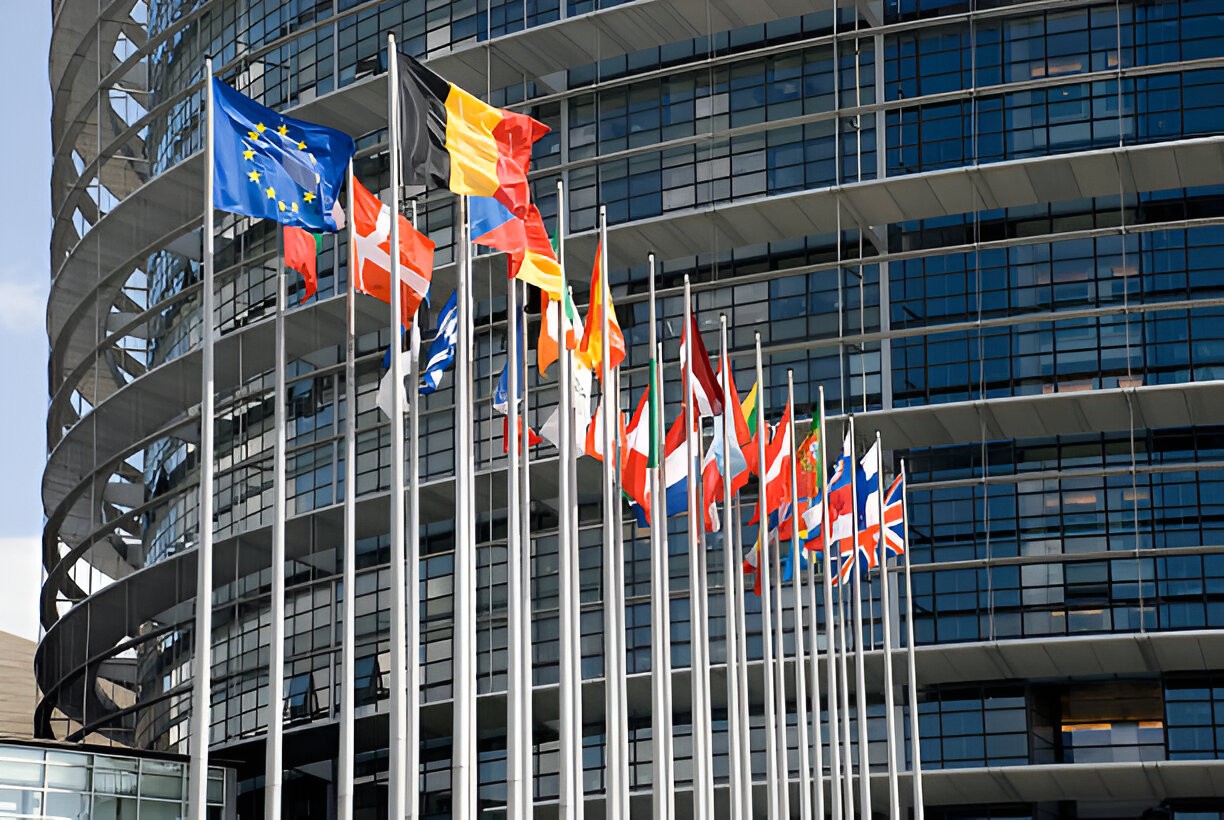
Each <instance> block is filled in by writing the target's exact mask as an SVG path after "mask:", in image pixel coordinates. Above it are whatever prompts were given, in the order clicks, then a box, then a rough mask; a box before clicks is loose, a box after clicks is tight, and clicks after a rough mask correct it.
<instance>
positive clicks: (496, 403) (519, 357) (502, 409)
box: [493, 310, 527, 416]
mask: <svg viewBox="0 0 1224 820" xmlns="http://www.w3.org/2000/svg"><path fill="white" fill-rule="evenodd" d="M517 321H518V350H516V351H515V352H514V354H513V355H511V354H510V352H509V351H506V353H507V356H506V363H505V365H503V366H502V372H501V378H500V379H498V380H497V389H496V390H494V391H493V409H494V410H496V411H497V412H499V413H501V414H502V415H503V416H504V415H506V413H507V411H508V410H509V409H510V405H509V393H510V363H511V361H513V362H514V366H515V367H516V368H518V395H517V396H515V397H514V401H515V402H518V400H519V399H521V398H522V397H523V337H524V336H526V335H527V326H526V324H525V323H524V322H523V312H522V311H521V310H520V311H519V315H518V317H517Z"/></svg>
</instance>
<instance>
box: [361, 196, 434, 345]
mask: <svg viewBox="0 0 1224 820" xmlns="http://www.w3.org/2000/svg"><path fill="white" fill-rule="evenodd" d="M352 186H353V226H352V228H353V230H352V240H353V268H354V270H353V287H354V288H355V289H356V290H357V291H358V292H359V293H366V294H369V295H370V296H373V297H374V298H375V299H379V300H381V301H383V302H390V301H391V209H390V208H389V207H388V206H387V205H385V204H383V202H382V201H381V200H380V199H379V198H378V197H376V196H374V194H372V193H370V192H369V191H368V190H367V189H366V187H365V186H364V185H362V184H361V183H360V182H359V181H358V180H357V178H356V177H353V179H352ZM399 244H400V254H399V262H400V265H399V275H400V323H401V324H402V325H403V326H404V327H405V328H408V327H411V326H412V317H413V316H414V315H415V314H416V311H417V308H418V307H419V306H420V304H421V301H422V300H423V299H425V298H426V297H427V296H428V294H429V283H430V280H431V279H432V278H433V258H434V243H433V242H432V241H430V239H429V237H427V236H425V235H424V234H423V233H421V232H420V231H418V230H417V229H416V228H414V227H413V225H412V223H411V222H409V221H408V219H407V218H406V217H405V216H404V215H403V214H400V217H399Z"/></svg>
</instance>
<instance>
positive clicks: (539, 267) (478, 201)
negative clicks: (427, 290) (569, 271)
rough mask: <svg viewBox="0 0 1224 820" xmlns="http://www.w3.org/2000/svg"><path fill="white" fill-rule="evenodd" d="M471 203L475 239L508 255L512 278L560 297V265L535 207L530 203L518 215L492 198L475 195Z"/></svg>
mask: <svg viewBox="0 0 1224 820" xmlns="http://www.w3.org/2000/svg"><path fill="white" fill-rule="evenodd" d="M468 202H469V223H470V225H471V232H472V241H473V242H475V243H476V244H477V245H484V246H485V247H487V248H493V249H494V250H498V251H502V252H504V253H506V254H508V255H509V257H510V278H511V279H521V280H522V281H524V282H527V283H528V284H531V285H535V286H536V287H537V288H539V289H540V290H543V291H545V292H546V293H548V294H550V295H551V296H554V297H557V298H559V297H560V294H561V289H562V278H561V265H560V264H559V263H558V262H557V255H556V253H555V252H554V251H553V247H552V242H551V241H550V240H549V238H548V231H547V230H546V229H545V228H544V220H543V219H542V218H541V217H540V212H539V210H538V209H537V208H536V206H534V205H531V204H530V203H529V204H528V205H526V206H525V208H524V209H523V212H522V215H521V216H515V215H514V213H512V212H511V211H510V209H509V208H507V207H506V206H505V204H503V203H502V202H500V201H498V200H496V199H494V198H492V197H472V198H471V199H470V200H469V201H468Z"/></svg>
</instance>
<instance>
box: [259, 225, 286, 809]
mask: <svg viewBox="0 0 1224 820" xmlns="http://www.w3.org/2000/svg"><path fill="white" fill-rule="evenodd" d="M284 230H285V229H284V227H283V226H282V225H281V224H280V223H277V225H276V244H277V253H276V259H277V266H276V317H275V320H274V326H275V328H274V333H275V337H276V338H275V342H274V356H275V358H274V360H273V361H274V364H273V373H274V377H273V378H274V386H273V389H272V404H273V413H272V419H273V421H272V426H273V434H272V435H273V445H272V564H271V568H272V601H271V606H270V610H271V612H270V615H271V619H270V620H271V622H270V625H269V626H270V636H269V641H268V643H269V646H268V711H267V715H268V717H267V722H266V726H267V732H266V736H265V743H264V751H265V755H264V817H266V818H268V820H280V816H281V790H282V784H283V780H284V767H283V765H282V761H283V759H284V745H283V744H284V733H285V732H284V730H285V713H284V703H285V443H286V442H285V439H286V435H285V423H286V421H285V298H286V290H287V288H286V287H285V278H286V277H285V272H284V269H283V266H282V264H281V263H282V261H283V260H282V257H283V254H282V251H281V248H282V247H283V244H282V242H283V234H284Z"/></svg>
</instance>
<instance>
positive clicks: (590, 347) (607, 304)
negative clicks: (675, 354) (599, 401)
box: [577, 246, 625, 376]
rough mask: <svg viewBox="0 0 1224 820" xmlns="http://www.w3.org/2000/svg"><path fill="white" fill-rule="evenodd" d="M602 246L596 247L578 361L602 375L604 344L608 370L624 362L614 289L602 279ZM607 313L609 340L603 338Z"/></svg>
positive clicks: (622, 336)
mask: <svg viewBox="0 0 1224 820" xmlns="http://www.w3.org/2000/svg"><path fill="white" fill-rule="evenodd" d="M602 253H603V248H602V246H597V247H596V248H595V267H594V268H593V269H592V270H591V303H590V306H589V307H588V308H587V320H586V329H585V330H584V331H583V333H582V341H581V342H579V344H578V354H577V355H578V359H579V360H580V361H581V362H582V363H583V364H585V365H586V366H587V367H589V368H590V369H591V370H592V371H594V373H595V374H596V376H598V375H599V370H600V363H601V362H602V361H603V356H604V345H605V344H606V345H607V349H608V352H607V355H608V369H609V370H613V369H615V368H617V367H619V366H620V364H621V362H623V361H624V360H625V335H624V334H623V333H622V332H621V327H620V322H618V321H617V320H616V306H615V305H613V304H612V290H611V289H610V288H609V287H608V283H607V282H605V281H604V280H603V276H602V266H601V265H600V257H601V255H602ZM605 310H606V311H607V312H608V337H609V338H608V339H604V337H603V312H604V311H605Z"/></svg>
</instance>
